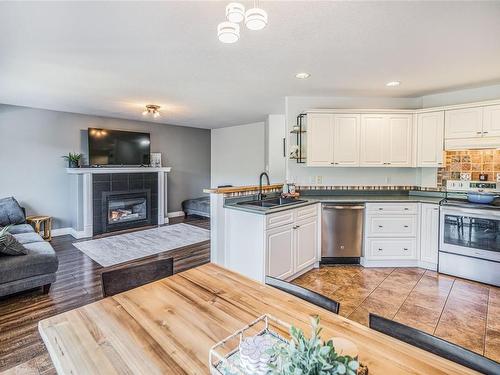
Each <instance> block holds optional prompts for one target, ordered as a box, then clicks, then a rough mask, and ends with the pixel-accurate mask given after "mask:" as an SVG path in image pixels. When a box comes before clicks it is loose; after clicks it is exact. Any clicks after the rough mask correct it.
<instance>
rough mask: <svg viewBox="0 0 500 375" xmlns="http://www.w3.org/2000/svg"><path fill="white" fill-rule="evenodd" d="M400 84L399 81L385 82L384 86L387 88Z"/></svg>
mask: <svg viewBox="0 0 500 375" xmlns="http://www.w3.org/2000/svg"><path fill="white" fill-rule="evenodd" d="M400 84H401V82H399V81H391V82H387V83H386V84H385V85H386V86H387V87H396V86H399V85H400Z"/></svg>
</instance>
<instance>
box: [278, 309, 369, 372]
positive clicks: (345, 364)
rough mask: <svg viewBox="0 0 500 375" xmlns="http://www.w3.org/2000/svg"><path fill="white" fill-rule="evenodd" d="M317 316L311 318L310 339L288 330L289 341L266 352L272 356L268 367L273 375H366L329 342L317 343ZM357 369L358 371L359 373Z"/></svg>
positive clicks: (294, 329) (299, 330)
mask: <svg viewBox="0 0 500 375" xmlns="http://www.w3.org/2000/svg"><path fill="white" fill-rule="evenodd" d="M320 333H321V328H320V326H319V317H314V318H311V338H309V339H307V338H306V337H305V336H304V332H303V331H302V330H301V329H297V328H295V327H293V326H292V327H291V328H290V335H291V339H290V341H289V342H287V343H280V344H277V345H276V346H274V347H273V348H271V349H269V354H270V355H271V356H272V357H276V362H274V363H273V364H270V365H269V366H270V369H271V373H272V374H274V375H278V374H279V375H344V374H345V375H356V374H360V373H364V374H366V373H367V371H366V370H367V369H366V368H364V367H363V368H361V367H360V364H359V361H358V360H357V358H353V357H350V356H348V355H340V354H339V353H337V352H336V350H335V347H334V344H333V341H332V340H328V341H321V338H320ZM360 370H361V371H360Z"/></svg>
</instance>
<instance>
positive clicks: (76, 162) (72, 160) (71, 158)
mask: <svg viewBox="0 0 500 375" xmlns="http://www.w3.org/2000/svg"><path fill="white" fill-rule="evenodd" d="M82 157H83V154H76V153H72V152H70V153H69V154H68V155H64V156H63V158H64V159H66V160H67V161H68V166H69V167H70V168H78V167H79V166H80V160H82Z"/></svg>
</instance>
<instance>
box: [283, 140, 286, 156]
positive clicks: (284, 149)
mask: <svg viewBox="0 0 500 375" xmlns="http://www.w3.org/2000/svg"><path fill="white" fill-rule="evenodd" d="M283 157H284V158H286V138H283Z"/></svg>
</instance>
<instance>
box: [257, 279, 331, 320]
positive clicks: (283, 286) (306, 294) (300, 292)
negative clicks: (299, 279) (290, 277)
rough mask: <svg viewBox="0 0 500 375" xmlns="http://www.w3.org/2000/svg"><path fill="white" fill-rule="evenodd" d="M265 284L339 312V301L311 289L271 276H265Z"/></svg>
mask: <svg viewBox="0 0 500 375" xmlns="http://www.w3.org/2000/svg"><path fill="white" fill-rule="evenodd" d="M266 284H267V285H269V286H272V287H274V288H276V289H279V290H282V291H283V292H286V293H289V294H291V295H294V296H295V297H298V298H300V299H303V300H305V301H307V302H310V303H312V304H314V305H316V306H319V307H322V308H324V309H326V310H328V311H331V312H334V313H335V314H338V313H339V308H340V303H338V302H337V301H334V300H333V299H330V298H328V297H325V296H323V295H321V294H319V293H316V292H313V291H312V290H309V289H306V288H302V287H301V286H298V285H295V284H292V283H288V282H286V281H283V280H280V279H276V278H275V277H271V276H266Z"/></svg>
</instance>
